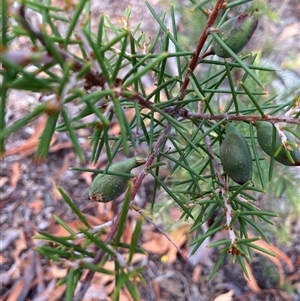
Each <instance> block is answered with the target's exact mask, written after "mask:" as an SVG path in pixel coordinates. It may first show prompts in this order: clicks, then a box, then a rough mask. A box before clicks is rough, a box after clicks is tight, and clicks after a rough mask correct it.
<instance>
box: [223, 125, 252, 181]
mask: <svg viewBox="0 0 300 301" xmlns="http://www.w3.org/2000/svg"><path fill="white" fill-rule="evenodd" d="M225 131H226V136H225V139H224V140H223V142H222V144H221V147H220V159H221V163H222V166H223V169H224V171H225V172H226V174H227V175H228V176H229V177H230V178H231V179H232V180H233V181H234V182H236V183H238V184H240V185H243V184H244V183H246V182H247V181H249V180H251V179H252V156H251V152H250V148H249V145H248V143H247V141H246V139H245V138H244V137H243V136H242V135H241V134H240V133H239V132H238V131H237V130H236V129H235V128H234V126H233V125H232V124H231V123H227V124H226V126H225Z"/></svg>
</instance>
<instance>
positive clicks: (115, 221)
mask: <svg viewBox="0 0 300 301" xmlns="http://www.w3.org/2000/svg"><path fill="white" fill-rule="evenodd" d="M171 129H172V126H171V124H170V123H168V124H167V125H166V127H165V129H164V130H163V131H162V133H161V135H160V136H159V138H158V140H157V142H156V144H155V146H154V148H153V152H152V153H151V154H150V155H149V156H148V158H147V159H146V162H145V168H144V169H143V170H142V171H141V172H140V174H139V175H138V177H137V180H136V181H135V183H134V186H133V189H132V193H131V200H133V199H134V198H135V196H136V194H137V192H138V190H139V188H140V186H141V184H142V181H143V179H144V178H145V176H146V175H147V171H146V169H147V168H148V167H149V166H150V165H151V164H152V163H153V161H154V159H155V158H156V157H157V155H158V154H159V152H160V150H161V148H162V146H163V145H164V142H165V139H166V138H165V135H168V134H169V133H170V131H171ZM121 212H122V211H120V212H119V213H118V215H117V216H116V217H115V218H114V219H113V221H112V228H111V230H110V232H109V233H108V235H107V237H106V239H105V243H106V244H107V245H108V243H109V242H110V241H112V240H113V239H114V238H115V236H116V233H117V230H118V226H119V223H120V217H121ZM105 254H106V253H105V251H104V250H102V249H101V250H98V252H97V254H96V255H95V258H94V260H93V264H94V265H97V264H98V263H99V262H100V261H101V260H102V259H103V257H104V255H105ZM94 274H95V271H92V270H89V271H88V273H87V275H86V277H85V278H84V280H83V282H82V285H81V287H80V289H79V291H78V292H77V294H76V296H75V297H74V301H80V300H83V297H84V295H85V293H86V292H87V290H88V289H89V287H90V286H91V283H92V280H93V277H94Z"/></svg>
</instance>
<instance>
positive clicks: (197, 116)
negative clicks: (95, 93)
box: [123, 93, 300, 124]
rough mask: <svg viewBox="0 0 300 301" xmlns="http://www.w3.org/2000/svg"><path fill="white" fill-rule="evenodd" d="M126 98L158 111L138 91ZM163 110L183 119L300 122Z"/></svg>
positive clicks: (289, 119) (253, 116) (258, 116)
mask: <svg viewBox="0 0 300 301" xmlns="http://www.w3.org/2000/svg"><path fill="white" fill-rule="evenodd" d="M123 96H124V97H125V98H127V99H129V100H131V101H134V102H137V103H138V104H139V105H140V106H141V107H142V108H146V109H149V110H151V111H154V112H155V111H156V108H155V105H154V104H153V103H152V102H150V101H146V100H145V99H144V97H143V96H141V95H140V94H138V93H135V94H134V95H133V96H131V97H128V96H127V95H123ZM161 110H162V111H164V112H165V113H167V114H169V115H170V116H173V117H174V116H179V117H181V118H183V119H190V120H210V121H211V120H214V121H220V120H222V119H226V120H235V121H247V122H253V121H269V122H271V123H277V122H286V123H290V124H300V118H295V117H291V116H288V115H281V116H270V115H265V116H261V115H228V114H216V115H211V114H204V113H193V112H191V111H190V110H188V109H186V108H179V109H176V108H175V107H171V108H162V109H161Z"/></svg>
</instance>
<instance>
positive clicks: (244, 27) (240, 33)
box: [212, 13, 258, 58]
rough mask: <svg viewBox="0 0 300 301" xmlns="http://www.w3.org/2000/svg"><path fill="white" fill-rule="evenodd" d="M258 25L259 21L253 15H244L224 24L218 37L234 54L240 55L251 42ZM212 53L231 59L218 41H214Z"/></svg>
mask: <svg viewBox="0 0 300 301" xmlns="http://www.w3.org/2000/svg"><path fill="white" fill-rule="evenodd" d="M257 23H258V20H257V19H255V18H253V16H252V15H249V14H247V13H242V14H241V15H240V16H238V17H234V18H232V19H229V20H228V21H226V22H224V23H223V24H222V25H221V26H220V28H219V31H218V35H219V36H220V38H221V39H222V40H223V41H224V43H225V44H226V45H227V46H228V47H229V48H230V49H231V50H232V51H233V52H234V53H236V54H238V53H239V52H240V51H242V49H243V48H244V47H245V46H246V45H247V43H248V42H249V41H250V39H251V37H252V35H253V33H254V31H255V30H256V27H257ZM212 51H213V53H214V54H216V55H217V56H219V57H222V58H228V57H230V55H229V54H228V53H227V51H226V50H225V49H224V48H223V47H222V46H221V45H220V44H219V43H218V42H217V41H214V43H213V48H212Z"/></svg>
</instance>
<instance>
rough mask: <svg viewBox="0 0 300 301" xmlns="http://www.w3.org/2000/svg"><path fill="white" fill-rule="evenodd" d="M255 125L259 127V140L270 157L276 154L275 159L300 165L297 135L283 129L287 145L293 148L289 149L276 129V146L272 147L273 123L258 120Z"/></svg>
mask: <svg viewBox="0 0 300 301" xmlns="http://www.w3.org/2000/svg"><path fill="white" fill-rule="evenodd" d="M254 125H255V126H256V129H257V141H258V144H259V145H260V147H261V148H262V150H263V151H264V152H265V153H266V154H267V155H269V156H270V157H273V156H274V160H276V161H277V162H280V163H281V164H283V165H287V166H300V151H299V145H298V144H297V142H296V139H295V137H294V136H293V135H292V134H291V133H290V132H286V131H283V133H284V134H285V136H286V138H287V145H288V146H289V147H290V148H291V149H290V150H287V149H286V148H285V147H284V145H283V143H282V141H281V138H280V136H279V133H278V131H277V130H276V140H275V147H274V149H272V143H273V125H272V124H271V123H270V122H267V121H256V122H254Z"/></svg>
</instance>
